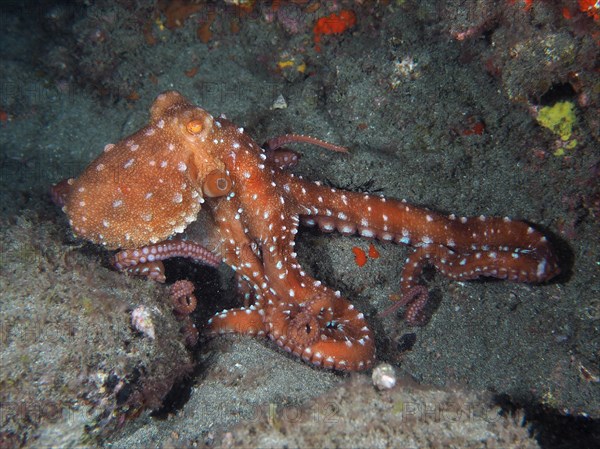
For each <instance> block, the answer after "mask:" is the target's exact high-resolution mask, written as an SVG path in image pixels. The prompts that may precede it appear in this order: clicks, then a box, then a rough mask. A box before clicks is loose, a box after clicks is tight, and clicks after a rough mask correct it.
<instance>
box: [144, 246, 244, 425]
mask: <svg viewBox="0 0 600 449" xmlns="http://www.w3.org/2000/svg"><path fill="white" fill-rule="evenodd" d="M165 275H166V277H167V282H166V283H167V285H172V284H173V282H175V281H177V280H180V279H187V280H189V281H191V282H192V283H193V284H194V286H195V287H196V289H195V291H194V295H195V296H196V298H197V300H198V306H197V307H196V310H195V311H194V312H193V313H192V314H191V318H192V320H193V322H194V324H195V325H196V327H197V328H198V331H199V332H202V329H203V327H204V324H205V323H206V321H207V320H208V319H209V318H210V317H211V316H212V315H214V313H215V311H217V310H218V311H220V310H222V309H223V308H225V307H235V306H239V304H237V305H233V304H230V303H231V297H232V296H234V295H232V292H233V290H232V289H227V290H225V289H223V288H222V284H223V282H222V280H221V278H220V276H219V271H218V270H216V269H214V268H212V267H207V266H206V265H202V264H199V263H195V262H192V261H190V260H189V259H186V258H173V259H170V260H167V261H165ZM232 288H234V286H232ZM202 344H203V340H202V338H201V339H200V340H199V342H198V343H197V345H196V346H195V347H194V348H192V349H190V351H191V354H192V358H193V363H194V369H193V371H192V372H191V373H190V374H189V375H187V376H185V377H184V378H183V379H180V380H179V381H178V382H175V384H174V385H173V387H172V388H171V390H170V391H169V392H168V393H167V394H166V396H165V398H164V399H163V401H162V405H161V407H159V408H157V409H155V410H154V411H152V413H151V414H150V416H152V417H153V418H157V419H167V418H168V416H169V415H171V414H175V413H177V411H179V410H181V409H182V408H183V407H184V406H185V404H186V403H187V402H188V401H189V400H190V398H191V394H192V388H193V386H194V385H195V384H196V383H198V382H199V381H201V379H202V377H203V374H204V373H205V371H206V369H207V366H208V364H209V363H210V359H211V357H210V356H208V357H206V356H203V357H200V354H201V350H200V348H199V347H198V345H202Z"/></svg>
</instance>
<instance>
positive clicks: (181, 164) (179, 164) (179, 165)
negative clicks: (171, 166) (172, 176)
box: [177, 161, 187, 171]
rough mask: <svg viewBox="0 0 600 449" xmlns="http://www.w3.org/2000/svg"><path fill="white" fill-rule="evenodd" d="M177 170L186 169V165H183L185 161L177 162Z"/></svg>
mask: <svg viewBox="0 0 600 449" xmlns="http://www.w3.org/2000/svg"><path fill="white" fill-rule="evenodd" d="M177 170H179V171H186V170H187V165H185V162H183V161H180V162H179V163H178V164H177Z"/></svg>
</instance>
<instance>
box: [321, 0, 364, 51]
mask: <svg viewBox="0 0 600 449" xmlns="http://www.w3.org/2000/svg"><path fill="white" fill-rule="evenodd" d="M354 25H356V14H355V13H354V11H351V10H347V9H344V10H342V11H340V13H339V14H336V13H331V14H329V15H328V16H325V17H321V18H320V19H319V20H317V22H316V23H315V26H314V28H313V33H314V35H315V38H314V39H315V49H316V50H317V51H320V47H319V43H320V42H321V36H322V35H324V34H341V33H343V32H344V31H346V30H347V29H348V28H352V27H353V26H354Z"/></svg>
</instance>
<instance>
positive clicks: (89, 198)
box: [64, 91, 231, 248]
mask: <svg viewBox="0 0 600 449" xmlns="http://www.w3.org/2000/svg"><path fill="white" fill-rule="evenodd" d="M218 131H219V130H218V128H217V127H216V126H214V119H213V117H212V116H211V115H210V114H209V113H208V112H206V111H205V110H203V109H201V108H199V107H196V106H194V105H192V104H191V103H190V102H188V101H187V100H186V99H185V98H184V97H183V96H182V95H181V94H179V93H178V92H175V91H170V92H165V93H162V94H161V95H159V96H158V98H157V99H156V100H155V101H154V103H153V105H152V107H151V109H150V123H149V124H148V125H147V126H145V127H143V128H142V129H140V130H138V131H137V132H135V133H133V134H132V135H130V136H128V137H126V138H124V139H123V140H121V141H120V142H118V143H116V144H108V145H106V147H105V148H104V152H103V153H102V154H101V155H100V156H99V157H98V158H97V159H96V160H94V161H93V162H92V163H91V164H90V165H89V166H88V167H87V168H86V169H85V170H84V171H83V173H82V174H81V175H80V176H79V177H78V178H76V179H74V180H71V181H70V182H69V184H70V191H69V194H68V195H66V197H65V200H64V210H65V212H66V213H67V215H68V217H69V222H70V224H71V226H72V228H73V230H74V231H75V233H76V234H78V235H79V236H81V237H84V238H86V239H88V240H91V241H92V242H94V243H98V244H102V245H104V246H106V247H108V248H134V247H139V246H143V245H146V244H149V243H156V242H159V241H161V240H165V239H166V238H168V237H170V236H172V235H174V234H176V233H179V232H182V231H183V230H184V229H185V228H186V227H187V225H188V224H190V223H191V222H193V221H194V220H196V217H197V215H198V212H199V211H200V208H201V204H202V203H204V197H205V196H219V195H224V194H225V193H227V192H228V191H229V190H228V189H230V188H231V185H230V184H231V183H230V182H229V181H228V178H227V175H226V171H225V168H224V166H223V163H222V162H221V161H220V160H219V158H218V157H215V155H214V154H212V152H211V144H210V142H212V141H213V140H214V139H215V138H216V134H218Z"/></svg>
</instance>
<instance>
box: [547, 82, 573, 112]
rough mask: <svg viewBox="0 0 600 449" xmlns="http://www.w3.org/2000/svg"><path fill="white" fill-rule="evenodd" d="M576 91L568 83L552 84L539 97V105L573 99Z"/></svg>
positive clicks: (550, 104) (548, 104) (549, 104)
mask: <svg viewBox="0 0 600 449" xmlns="http://www.w3.org/2000/svg"><path fill="white" fill-rule="evenodd" d="M575 95H576V92H575V89H573V86H571V84H570V83H560V84H553V85H552V86H550V89H548V90H547V91H546V92H545V93H544V94H543V95H542V96H541V97H540V101H539V104H540V106H552V105H553V104H554V103H556V102H559V101H567V100H573V98H574V97H575Z"/></svg>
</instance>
